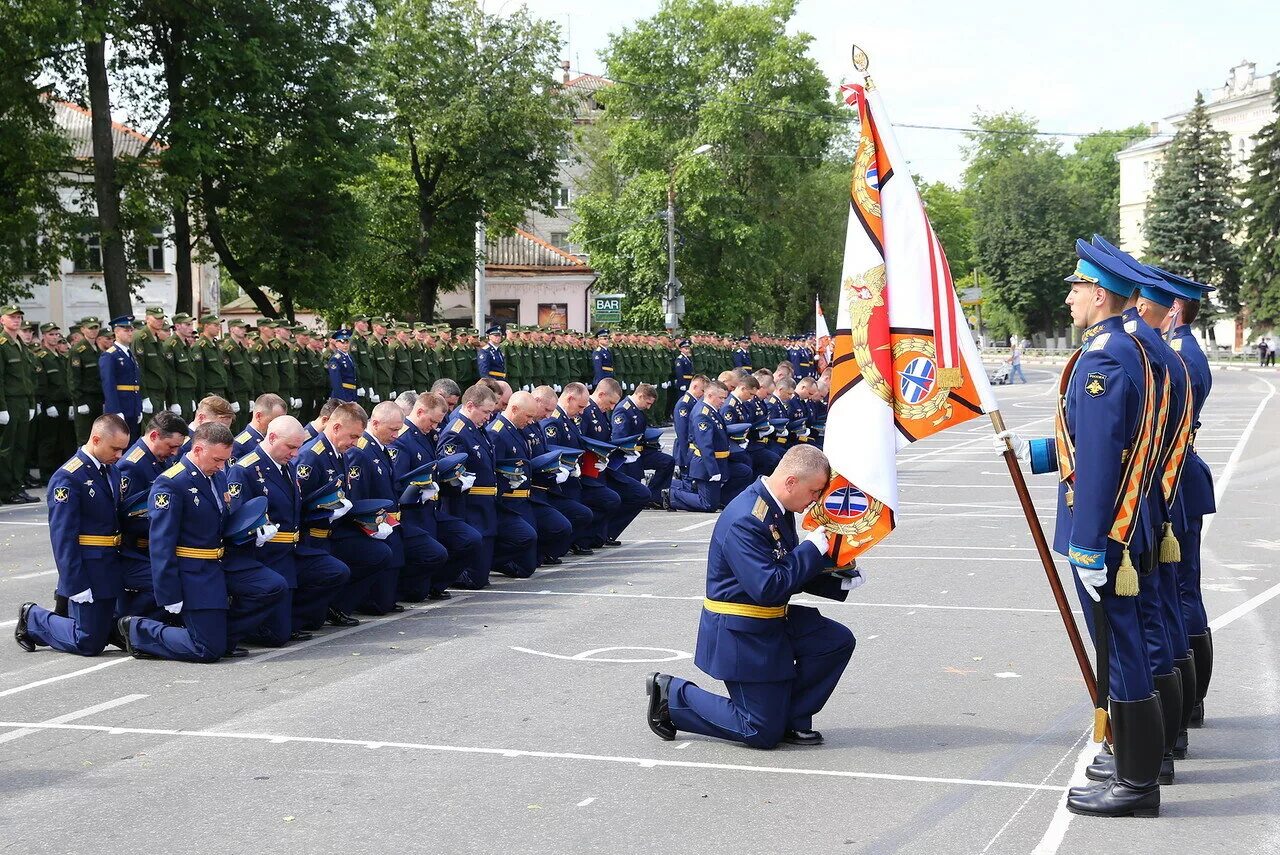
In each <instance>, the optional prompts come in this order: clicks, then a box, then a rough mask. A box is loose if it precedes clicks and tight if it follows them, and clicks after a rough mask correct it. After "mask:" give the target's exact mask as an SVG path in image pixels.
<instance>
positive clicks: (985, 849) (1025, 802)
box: [978, 731, 1091, 855]
mask: <svg viewBox="0 0 1280 855" xmlns="http://www.w3.org/2000/svg"><path fill="white" fill-rule="evenodd" d="M1089 733H1091V731H1085V733H1084V735H1083V736H1081V737H1080V739H1077V740H1076V741H1075V742H1073V743H1071V747H1070V748H1068V749H1067V750H1066V752H1065V753H1064V754H1063V755H1062V756H1061V757H1059V758H1058V762H1057V763H1054V764H1053V768H1052V769H1050V770H1049V771H1048V772H1046V773H1045V776H1044V777H1043V778H1041V779H1040V783H1042V784H1043V783H1045V782H1046V781H1048V780H1049V779H1050V778H1052V777H1053V776H1054V775H1055V774H1056V773H1057V771H1058V768H1059V767H1060V766H1062V764H1063V763H1065V762H1066V761H1067V758H1068V757H1070V756H1071V754H1072V753H1073V752H1075V751H1077V750H1078V749H1077V746H1078V745H1079V744H1080V740H1081V739H1087V738H1088V736H1089ZM1038 795H1039V793H1032V794H1030V795H1029V796H1027V797H1026V799H1024V800H1023V802H1022V804H1020V805H1018V809H1017V810H1015V811H1014V812H1013V814H1012V815H1011V816H1010V817H1009V818H1008V819H1007V820H1005V823H1004V825H1002V826H1000V830H999V831H997V832H996V833H995V835H994V836H993V837H992V838H991V839H990V840H988V841H987V845H986V846H984V847H982V851H981V852H979V853H978V855H986V853H987V852H989V851H990V850H991V847H992V846H994V845H995V842H996V841H997V840H999V839H1000V836H1001V835H1002V834H1004V833H1005V831H1007V830H1008V829H1009V826H1011V825H1013V821H1014V820H1015V819H1017V818H1018V814H1020V813H1022V811H1023V810H1024V809H1025V808H1026V807H1027V805H1029V804H1031V800H1032V799H1034V798H1035V797H1036V796H1038ZM1062 797H1063V798H1064V799H1065V798H1066V793H1065V792H1064V793H1063V795H1062Z"/></svg>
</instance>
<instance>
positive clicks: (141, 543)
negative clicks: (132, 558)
mask: <svg viewBox="0 0 1280 855" xmlns="http://www.w3.org/2000/svg"><path fill="white" fill-rule="evenodd" d="M150 545H151V541H150V540H148V539H147V538H145V537H140V538H138V548H139V549H146V548H147V547H148V546H150Z"/></svg>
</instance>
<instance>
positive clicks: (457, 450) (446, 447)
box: [436, 416, 498, 537]
mask: <svg viewBox="0 0 1280 855" xmlns="http://www.w3.org/2000/svg"><path fill="white" fill-rule="evenodd" d="M450 454H466V455H467V462H466V464H465V466H466V469H467V471H468V472H470V473H471V474H473V475H475V476H476V480H475V483H474V484H473V485H472V486H471V489H470V490H468V491H467V492H466V493H459V494H458V495H457V496H446V497H445V502H444V508H445V510H446V511H447V512H448V513H449V514H450V515H451V516H454V517H457V518H458V519H461V520H463V521H465V522H467V523H469V524H470V525H471V527H472V528H474V529H475V530H476V531H478V532H480V534H482V535H484V536H485V537H493V536H494V535H495V534H497V533H498V507H497V492H498V487H497V485H498V481H497V473H496V472H495V471H494V460H493V446H492V445H491V444H490V442H489V437H488V435H487V434H486V433H485V431H484V428H480V427H476V426H475V424H474V423H473V422H472V421H471V419H469V418H467V417H466V416H457V417H455V418H451V419H450V420H449V426H448V427H446V428H445V429H444V431H443V432H442V433H441V434H440V439H439V441H438V442H437V444H436V456H437V457H447V456H448V455H450Z"/></svg>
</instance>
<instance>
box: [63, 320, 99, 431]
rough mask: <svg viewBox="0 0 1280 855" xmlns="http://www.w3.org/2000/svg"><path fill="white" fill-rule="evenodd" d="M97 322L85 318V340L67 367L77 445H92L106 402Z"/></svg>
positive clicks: (81, 329)
mask: <svg viewBox="0 0 1280 855" xmlns="http://www.w3.org/2000/svg"><path fill="white" fill-rule="evenodd" d="M100 326H101V325H100V324H99V323H98V319H97V318H83V319H81V321H80V333H81V335H82V336H84V337H83V338H82V339H80V341H78V342H76V344H75V346H74V347H72V348H71V352H70V354H69V357H70V358H69V362H68V367H67V379H68V385H69V386H70V387H71V403H72V404H74V405H75V408H76V418H75V423H76V444H77V445H84V444H85V443H86V442H88V441H89V434H90V433H91V432H92V428H93V420H94V419H96V418H97V417H98V416H100V415H102V408H103V406H104V404H105V401H104V399H103V397H102V377H101V376H100V375H99V374H98V357H99V356H100V355H101V353H100V351H99V350H98V333H99V332H100Z"/></svg>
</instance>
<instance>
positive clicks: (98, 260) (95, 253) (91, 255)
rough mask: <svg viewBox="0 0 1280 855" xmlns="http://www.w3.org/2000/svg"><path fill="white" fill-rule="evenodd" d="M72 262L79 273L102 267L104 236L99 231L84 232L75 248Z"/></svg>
mask: <svg viewBox="0 0 1280 855" xmlns="http://www.w3.org/2000/svg"><path fill="white" fill-rule="evenodd" d="M74 256H75V257H74V258H73V259H72V262H73V264H74V269H75V271H76V272H77V273H85V272H88V271H96V270H101V269H102V237H101V236H100V235H98V234H97V233H82V234H81V235H80V241H79V243H78V244H77V245H76V247H75V249H74Z"/></svg>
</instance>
